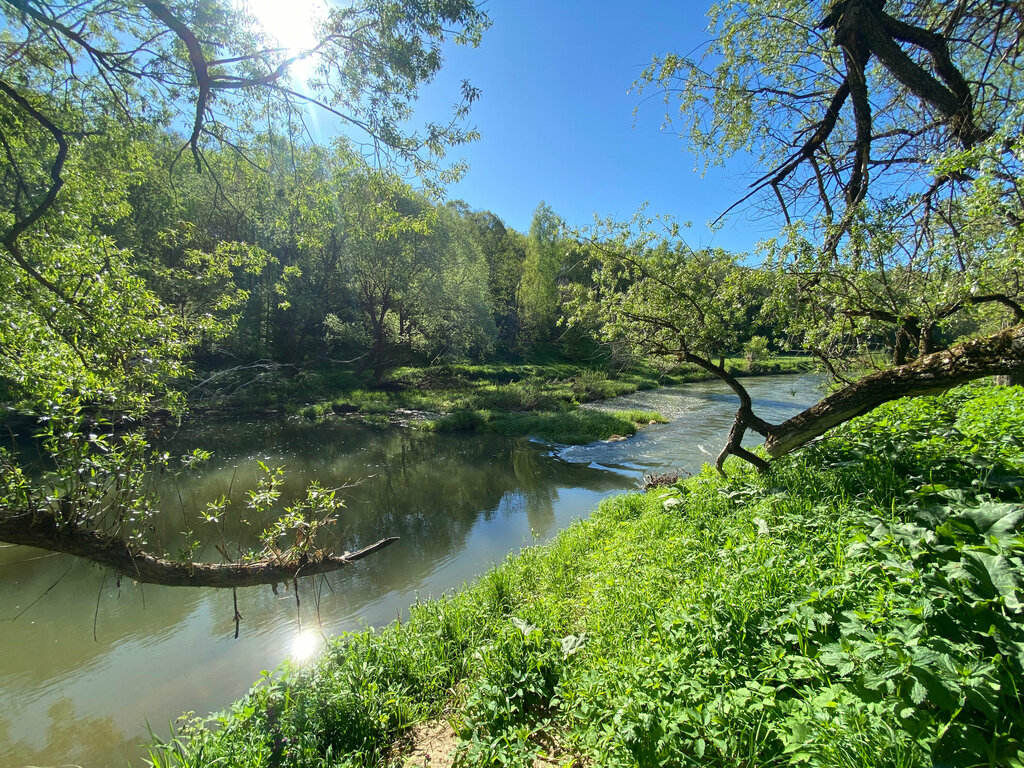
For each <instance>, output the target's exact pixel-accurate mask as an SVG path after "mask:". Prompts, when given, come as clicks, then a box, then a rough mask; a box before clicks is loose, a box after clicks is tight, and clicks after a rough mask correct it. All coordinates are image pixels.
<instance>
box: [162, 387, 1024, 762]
mask: <svg viewBox="0 0 1024 768" xmlns="http://www.w3.org/2000/svg"><path fill="white" fill-rule="evenodd" d="M1021 434H1024V390H1021V389H1020V388H984V387H971V388H964V389H961V390H958V391H956V392H953V393H950V394H948V395H945V396H943V397H939V398H921V399H917V400H913V401H907V402H901V403H895V404H891V405H889V406H887V407H884V408H881V409H878V410H877V411H876V412H874V413H873V414H870V415H869V416H868V417H865V418H862V419H860V420H858V421H857V422H855V423H853V424H851V425H847V426H846V427H842V428H840V429H838V430H837V431H836V433H835V434H834V435H833V436H831V437H830V438H829V439H827V440H825V441H823V442H821V443H819V444H817V445H815V446H812V447H810V448H808V449H806V450H804V451H802V452H800V453H799V454H797V455H794V456H791V457H788V458H786V459H784V460H782V461H780V462H778V463H777V464H776V465H775V466H774V467H773V469H772V471H771V473H770V474H768V475H767V476H764V477H761V476H757V475H755V474H753V473H751V472H749V471H748V470H747V469H746V468H745V467H744V466H742V465H740V464H736V465H732V467H731V473H730V474H731V476H730V479H728V480H723V479H720V478H718V477H717V476H715V475H713V474H710V473H708V472H705V473H704V474H701V475H699V476H697V477H693V478H690V479H688V480H686V481H684V482H682V483H680V484H678V485H675V486H670V487H666V488H661V489H654V490H651V491H648V492H647V493H646V494H642V495H641V494H629V495H623V496H619V497H615V498H613V499H611V500H610V501H608V502H606V503H604V504H603V505H602V506H601V507H600V508H599V509H598V510H597V511H596V512H595V513H594V514H593V515H592V516H591V517H590V518H589V519H588V520H586V521H584V522H580V523H577V524H575V525H573V526H572V527H571V528H569V529H568V530H566V531H564V532H563V533H561V534H560V535H559V536H558V537H557V538H556V539H555V540H553V541H552V542H551V543H549V544H547V545H545V546H540V547H533V548H530V549H527V550H525V551H524V552H523V553H521V554H520V555H518V556H516V557H513V558H510V559H509V560H508V561H507V562H505V563H504V564H503V565H502V566H500V567H498V568H496V569H494V570H492V571H490V572H489V573H487V574H486V575H485V576H484V577H483V578H481V579H480V580H479V582H478V583H476V584H475V585H474V586H473V587H471V588H469V589H467V590H465V591H463V592H462V593H460V594H458V595H455V596H453V597H449V598H446V599H442V600H437V601H433V602H429V603H424V604H422V605H420V606H418V607H416V608H415V609H414V610H413V612H412V614H411V617H410V619H409V620H408V621H407V622H404V623H401V624H392V625H390V626H388V627H385V628H383V629H380V630H377V631H365V632H357V633H350V634H345V635H342V636H341V637H339V638H337V639H336V640H335V641H334V642H333V643H332V644H331V646H330V648H329V650H328V652H327V653H325V654H324V655H323V656H322V657H321V658H320V659H319V660H318V661H316V662H315V663H313V664H311V665H309V666H307V667H305V668H296V669H292V670H290V671H287V672H285V673H284V674H283V675H282V676H280V677H277V678H274V679H265V680H263V681H261V682H260V683H259V684H258V685H257V686H256V687H255V688H254V689H253V691H252V693H251V694H250V696H249V697H248V698H247V699H245V700H244V701H241V702H239V703H238V704H236V705H235V706H233V707H232V708H231V709H230V710H229V711H228V712H227V713H226V714H224V715H222V716H219V717H217V718H214V719H213V720H211V721H208V722H207V723H206V724H205V725H204V724H203V722H202V721H201V720H196V721H193V722H192V723H191V724H189V725H187V726H186V727H184V728H183V729H182V731H181V733H180V734H179V735H178V737H176V739H175V740H173V741H171V742H170V743H167V744H163V745H162V746H156V747H153V749H152V758H153V759H154V761H155V762H156V764H157V765H160V766H171V765H174V766H183V765H201V764H202V765H207V764H211V763H213V762H216V761H217V760H221V759H222V760H224V761H225V762H226V763H230V764H238V765H247V766H296V767H298V766H322V765H323V766H326V765H332V766H333V765H346V766H375V765H387V764H390V765H403V764H405V765H421V764H423V759H425V758H423V757H422V756H423V751H422V748H423V746H424V744H422V743H419V742H417V739H426V738H427V737H428V736H429V737H431V738H435V739H441V738H443V737H445V736H447V737H448V738H449V739H450V740H451V741H452V742H453V743H454V745H455V747H456V749H457V751H458V754H459V755H460V759H461V760H462V761H463V763H464V764H467V765H479V764H492V763H494V764H498V763H500V764H504V765H522V766H531V765H538V764H552V765H555V764H563V765H564V764H577V765H579V764H592V765H601V766H619V765H623V766H625V765H637V764H640V765H666V764H667V765H684V764H701V765H723V766H724V765H736V764H739V763H743V764H748V765H765V764H780V765H797V764H800V765H847V764H850V765H852V764H856V765H879V766H881V765H906V766H910V765H922V764H940V763H941V764H948V765H968V764H970V765H976V764H986V765H989V764H991V765H997V764H998V765H1009V764H1015V763H1014V761H1015V760H1017V761H1019V760H1020V759H1021V757H1022V754H1021V752H1020V749H1021V747H1020V745H1021V743H1022V742H1024V716H1022V715H1021V714H1020V713H1021V712H1022V711H1024V709H1022V706H1021V701H1020V698H1019V694H1018V693H1017V692H1018V691H1020V690H1021V689H1022V683H1024V676H1022V662H1024V658H1022V656H1021V653H1020V648H1021V647H1024V645H1022V643H1024V625H1022V623H1021V619H1022V610H1024V606H1022V603H1021V600H1022V599H1024V592H1022V590H1021V587H1022V585H1024V538H1022V537H1021V536H1020V523H1021V520H1022V519H1024V507H1022V505H1021V488H1022V487H1024V445H1022V443H1021V441H1020V435H1021ZM207 726H209V727H207ZM437 743H440V742H437ZM417 749H419V750H420V751H416V750H417ZM409 755H413V757H412V758H411V759H410V760H407V759H406V758H407V757H408V756H409ZM443 757H444V756H443V749H442V751H438V749H435V753H434V754H433V755H432V756H431V758H430V765H434V766H438V765H444V764H445V762H443ZM412 761H415V762H412ZM538 761H540V762H538Z"/></svg>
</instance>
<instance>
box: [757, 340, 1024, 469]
mask: <svg viewBox="0 0 1024 768" xmlns="http://www.w3.org/2000/svg"><path fill="white" fill-rule="evenodd" d="M1022 374H1024V324H1022V325H1016V326H1014V327H1012V328H1007V329H1005V330H1003V331H1000V332H999V333H995V334H993V335H991V336H986V337H983V338H980V339H972V340H971V341H967V342H964V343H963V344H958V345H957V346H955V347H951V348H950V349H947V350H943V351H941V352H934V353H932V354H930V355H924V356H922V357H919V358H918V359H917V360H914V361H913V362H911V363H907V364H906V365H902V366H899V367H897V368H892V369H890V370H888V371H881V372H880V373H876V374H873V375H871V376H867V377H866V378H863V379H861V380H860V381H857V382H854V383H853V384H851V385H849V386H847V387H844V388H843V389H841V390H839V391H838V392H836V393H834V394H832V395H829V396H828V397H826V398H824V399H823V400H821V401H819V402H818V403H816V404H815V405H813V406H811V407H810V408H808V409H807V410H805V411H803V412H801V413H799V414H797V415H796V416H794V417H793V418H791V419H788V420H786V421H784V422H782V423H781V424H778V425H775V426H772V427H771V428H770V429H769V430H768V435H767V439H766V440H765V443H764V447H765V449H766V450H767V451H768V455H769V456H771V457H772V458H776V457H778V456H783V455H785V454H787V453H789V452H790V451H792V450H794V449H796V448H799V447H800V446H801V445H803V444H804V443H806V442H808V441H809V440H813V439H814V438H815V437H818V436H819V435H823V434H824V433H825V432H827V431H828V430H829V429H831V428H832V427H834V426H837V425H838V424H842V423H843V422H845V421H849V420H850V419H852V418H854V417H856V416H860V415H862V414H865V413H867V412H868V411H871V410H872V409H874V408H876V407H877V406H879V405H881V404H882V403H887V402H889V401H890V400H898V399H899V398H901V397H909V396H913V395H930V394H936V393H938V392H944V391H945V390H947V389H950V388H952V387H955V386H957V385H958V384H963V383H965V382H968V381H972V380H974V379H980V378H982V377H984V376H997V375H1008V376H1016V377H1018V378H1019V377H1020V376H1021V375H1022Z"/></svg>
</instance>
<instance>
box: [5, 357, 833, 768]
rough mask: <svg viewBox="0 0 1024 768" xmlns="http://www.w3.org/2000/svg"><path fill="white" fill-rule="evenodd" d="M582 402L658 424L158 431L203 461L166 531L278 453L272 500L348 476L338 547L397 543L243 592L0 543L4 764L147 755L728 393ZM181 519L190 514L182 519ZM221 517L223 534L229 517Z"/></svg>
mask: <svg viewBox="0 0 1024 768" xmlns="http://www.w3.org/2000/svg"><path fill="white" fill-rule="evenodd" d="M745 384H746V386H748V388H749V389H750V392H751V394H752V396H753V398H754V401H755V410H757V412H758V413H759V414H760V415H761V416H763V417H764V418H766V419H768V420H769V421H777V420H780V419H782V418H785V417H786V416H788V415H791V414H793V413H795V412H797V411H799V410H800V409H802V408H803V407H805V406H807V405H809V404H810V403H812V402H814V401H815V400H816V399H817V398H818V396H819V389H818V387H819V380H818V379H817V378H815V377H810V376H808V377H791V376H785V377H783V376H776V377H764V378H758V379H748V380H746V381H745ZM592 407H599V408H643V409H645V410H658V411H660V412H661V413H662V414H664V415H665V416H666V417H667V418H668V419H669V420H670V422H669V423H668V424H659V425H652V426H650V427H647V428H645V429H644V430H642V431H641V432H640V433H639V434H638V435H636V436H635V437H633V438H630V439H629V440H626V441H622V442H612V443H594V444H591V445H586V446H571V447H559V446H552V445H550V444H547V443H543V442H539V441H534V440H530V439H526V438H514V439H510V438H504V437H499V436H495V435H481V434H461V435H460V434H457V435H439V434H433V433H428V432H424V431H419V430H411V429H398V428H389V427H374V426H370V425H366V424H358V423H353V422H346V421H332V422H326V423H322V424H311V423H307V422H300V421H295V420H287V421H286V420H263V421H251V422H237V423H232V424H230V425H217V426H216V427H209V426H207V427H197V428H194V429H193V428H189V427H187V426H186V427H185V428H183V429H182V430H181V431H180V432H179V433H178V434H176V435H174V436H172V437H170V438H169V446H170V447H171V448H177V449H181V450H184V449H185V448H186V447H187V448H192V447H201V448H204V449H206V450H210V451H213V454H214V456H213V458H212V459H211V460H210V461H209V462H207V463H206V464H205V465H203V466H202V467H201V468H200V469H197V470H191V471H188V472H182V473H180V474H179V475H178V476H176V477H170V478H169V480H168V481H167V482H166V483H165V485H164V491H163V499H164V500H163V507H164V514H163V519H162V521H161V525H160V528H161V530H160V532H159V535H160V536H161V537H162V538H163V540H164V543H165V544H171V545H172V546H173V544H174V543H175V542H176V541H178V540H180V539H181V536H180V531H181V530H183V529H184V528H185V527H192V528H194V529H195V530H196V531H197V532H198V533H199V535H200V536H202V537H204V538H206V539H212V538H216V537H217V536H219V535H221V533H223V534H224V535H225V537H226V538H225V539H224V540H223V541H224V543H225V544H226V545H228V546H231V542H233V540H234V537H235V529H236V527H237V518H235V517H231V516H230V515H228V516H226V517H225V518H224V520H225V521H226V522H227V526H226V528H227V530H225V531H219V530H218V529H214V528H211V527H209V526H207V527H205V528H204V527H203V526H201V525H199V523H198V522H197V516H198V511H199V510H201V509H202V508H203V507H204V505H205V503H206V502H207V501H208V500H210V499H214V498H217V497H218V496H220V495H221V494H224V495H228V496H230V498H231V499H232V500H233V502H234V505H235V506H236V507H237V506H240V505H242V504H244V499H245V491H246V490H247V489H249V488H252V487H254V485H255V483H256V480H257V477H258V475H259V474H260V472H262V470H260V469H259V466H258V464H257V463H256V462H257V460H261V461H263V462H264V463H265V464H266V465H267V466H269V467H276V466H283V467H285V469H286V470H287V475H286V480H285V484H284V488H283V492H284V498H286V499H287V498H294V497H295V496H296V495H298V494H300V493H302V489H304V488H305V486H306V485H307V484H308V483H309V482H310V481H311V480H318V481H319V482H320V483H322V484H323V485H326V486H330V487H336V486H347V487H344V488H343V489H342V490H341V491H340V493H341V495H342V496H343V498H344V500H345V504H346V507H345V509H344V511H343V512H342V513H341V515H340V516H339V518H340V519H339V521H338V523H337V524H336V525H334V526H332V529H336V530H334V531H332V532H333V533H335V534H336V535H337V536H338V542H339V544H340V547H341V548H349V549H355V548H357V547H359V546H363V545H365V544H368V543H371V542H372V541H375V540H377V539H378V538H382V537H384V536H399V537H401V539H400V541H399V542H397V543H396V544H394V545H392V546H391V547H389V548H388V549H386V550H384V551H382V552H380V553H377V554H375V555H372V556H371V557H370V558H367V559H366V560H363V561H361V562H359V563H356V564H354V565H353V566H352V567H351V568H349V569H347V570H345V571H342V572H339V573H336V574H333V575H331V576H330V577H328V578H317V579H313V578H307V579H303V580H300V583H299V591H298V597H299V600H298V601H296V595H295V593H294V591H293V590H291V589H284V588H283V587H281V588H278V590H277V591H276V593H275V591H273V590H271V588H270V587H252V588H247V589H241V590H239V591H238V610H239V612H240V613H241V615H242V620H241V624H240V632H239V636H238V638H237V639H236V638H235V623H234V620H233V619H234V605H233V602H232V594H231V592H230V591H219V590H210V589H186V588H169V587H156V586H152V585H147V586H140V585H137V584H134V583H131V582H129V581H128V580H121V581H118V580H117V579H115V578H113V577H111V576H109V575H108V574H105V573H104V572H103V571H102V570H101V569H99V568H97V567H95V566H92V565H90V564H88V563H86V562H81V561H78V560H76V559H74V558H71V557H69V556H65V555H54V554H48V553H45V552H41V551H39V550H31V549H27V548H24V547H9V546H3V545H0V638H2V640H0V765H5V766H7V765H11V766H28V765H33V766H54V765H76V766H82V768H106V767H107V766H110V765H125V764H126V763H128V762H129V761H130V760H131V761H133V764H141V761H139V760H138V757H139V756H140V755H141V754H143V752H142V751H141V750H140V747H139V745H140V744H141V743H143V742H144V741H146V740H147V723H148V725H149V726H150V727H152V728H153V730H154V731H155V732H156V733H157V734H160V735H164V736H166V735H167V734H168V732H169V728H170V723H171V722H172V721H173V720H174V719H175V718H176V717H177V716H178V715H180V714H181V713H182V712H184V711H196V712H199V713H206V712H209V711H213V710H217V709H221V708H223V707H224V706H226V705H227V704H229V703H230V702H231V701H232V700H234V699H236V698H238V697H239V696H241V695H243V694H244V693H245V692H246V690H247V689H248V687H249V686H250V685H251V684H252V683H253V682H254V681H255V680H256V679H258V678H259V676H260V674H261V672H262V671H263V670H273V669H274V668H275V667H277V666H278V665H279V664H280V663H281V662H282V661H284V660H285V659H291V660H292V661H294V662H297V663H301V662H302V660H303V659H304V658H307V657H308V656H310V655H311V654H313V653H315V652H316V650H317V649H318V648H319V647H320V646H321V645H322V643H323V638H324V636H325V635H333V634H337V633H339V632H343V631H346V630H352V629H358V628H359V627H361V626H366V625H371V626H373V625H381V624H385V623H387V622H389V621H392V620H394V619H395V618H397V617H400V616H402V615H405V614H406V613H407V611H408V608H409V606H410V605H411V604H413V603H415V602H416V601H417V600H422V599H427V598H430V597H436V596H438V595H440V594H442V593H444V592H447V591H450V590H456V589H458V588H459V587H460V586H462V585H463V584H465V583H467V582H470V581H472V580H473V578H474V577H475V576H477V575H479V574H480V573H482V572H483V571H485V570H486V569H487V568H488V567H489V566H491V565H493V564H494V563H497V562H500V561H501V560H503V559H504V558H505V557H506V556H507V555H508V554H509V553H512V552H516V551H518V550H519V549H520V548H521V547H522V546H524V545H528V544H530V543H532V542H543V541H544V540H546V539H548V538H550V537H551V536H552V535H554V534H555V533H557V532H558V531H559V530H560V529H562V528H564V527H566V526H567V525H569V524H570V523H571V522H572V521H574V520H576V519H578V518H582V517H586V516H587V515H588V514H589V512H590V511H591V510H592V509H593V508H594V507H595V506H596V505H597V504H598V503H599V502H600V501H601V500H602V499H604V498H607V497H608V496H610V495H613V494H616V493H621V492H622V491H628V490H632V489H635V488H636V486H637V485H638V483H639V481H640V480H641V478H642V476H643V475H644V474H645V473H652V472H663V471H667V470H670V469H684V470H687V471H696V470H697V469H698V468H699V467H700V465H701V464H702V463H704V462H705V461H709V460H713V457H714V455H715V454H717V452H718V450H719V449H720V448H721V445H722V442H723V440H724V438H725V435H726V433H727V431H728V428H729V426H730V424H731V422H732V416H733V413H734V411H735V407H736V398H735V397H734V396H733V395H732V394H731V393H730V392H729V391H728V389H727V388H725V387H724V385H722V384H720V383H718V382H706V383H696V384H689V385H685V386H683V387H675V388H667V389H660V390H654V391H649V392H641V393H637V394H635V395H631V396H627V397H624V398H618V399H616V400H612V401H605V402H603V403H600V404H597V405H595V406H592ZM186 521H188V523H187V525H186ZM228 530H229V531H231V533H228V532H227V531H228Z"/></svg>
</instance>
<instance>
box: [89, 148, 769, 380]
mask: <svg viewBox="0 0 1024 768" xmlns="http://www.w3.org/2000/svg"><path fill="white" fill-rule="evenodd" d="M180 146H181V140H180V137H175V136H173V135H171V134H158V135H156V136H155V137H153V138H147V139H145V140H143V141H141V142H140V141H138V140H137V141H135V142H134V148H133V151H134V153H135V162H136V170H135V172H134V173H133V174H132V180H131V181H130V182H129V184H128V191H127V195H126V200H125V204H126V205H125V211H126V213H125V215H124V216H122V217H116V218H113V219H112V220H111V221H110V222H109V223H108V225H107V228H108V230H109V231H108V233H107V234H109V235H110V236H111V237H112V239H113V240H114V241H115V242H116V243H117V245H118V246H120V247H121V248H122V249H124V251H125V252H127V253H130V254H131V258H132V260H133V262H134V268H135V269H136V271H137V274H139V275H141V276H142V277H143V278H144V280H145V283H146V285H147V286H148V287H149V289H150V290H151V291H153V292H154V293H155V294H156V295H157V296H158V297H159V299H160V301H161V302H162V303H163V304H164V305H165V306H166V307H167V308H168V311H173V312H174V313H175V315H176V316H177V319H178V320H179V321H180V322H181V324H182V325H183V326H186V327H191V328H200V329H201V338H200V339H199V340H198V343H197V345H196V347H195V349H194V351H193V361H194V362H195V363H197V364H198V365H199V366H200V367H202V368H205V369H211V368H218V367H229V366H232V365H237V364H244V363H246V362H251V361H254V360H260V359H270V360H274V361H278V362H281V363H290V364H298V365H309V364H316V363H317V362H328V363H335V364H337V363H342V364H344V365H346V366H349V367H351V368H352V369H353V370H356V371H359V372H362V373H365V374H366V375H367V376H368V377H371V378H372V379H373V380H375V381H380V380H381V379H382V378H383V377H384V376H385V374H386V372H387V371H388V370H389V369H391V368H393V367H395V366H397V365H403V364H409V363H413V364H421V365H422V364H430V363H435V362H448V361H454V360H517V359H518V360H522V359H531V358H532V357H534V356H536V355H537V354H541V353H543V354H548V353H550V352H551V350H552V349H554V350H555V351H556V352H557V353H560V354H562V355H564V356H566V357H569V358H571V359H577V360H583V359H586V360H590V361H594V360H599V361H604V362H608V361H613V360H614V361H615V362H617V363H622V362H624V361H627V360H628V359H630V354H631V353H630V351H629V350H628V349H627V348H626V346H624V345H619V346H618V347H616V346H615V345H613V344H610V343H605V344H603V345H602V343H601V340H600V338H599V337H600V330H601V328H600V325H601V323H600V321H599V318H598V317H597V315H596V314H594V313H593V312H590V313H589V315H590V316H588V311H587V310H583V311H581V307H580V306H577V305H575V304H573V303H572V302H571V301H568V299H569V297H570V296H572V295H578V294H580V292H581V290H588V289H590V288H592V287H593V285H594V275H593V273H594V270H595V268H596V267H597V266H598V265H599V264H600V259H599V257H598V256H599V254H598V253H597V251H599V250H600V249H602V248H606V247H612V246H611V244H610V243H596V242H588V241H587V240H586V239H581V238H580V237H579V236H575V237H573V236H570V235H569V233H568V232H567V230H566V228H565V225H564V222H563V221H562V219H561V218H560V217H559V216H558V214H557V213H556V212H555V211H554V210H552V208H551V207H550V206H548V205H547V204H545V203H540V205H538V207H537V209H536V210H535V211H534V214H533V220H532V222H531V225H530V229H529V231H528V232H527V233H521V232H518V231H516V230H515V229H513V228H511V227H509V226H507V225H506V224H505V223H504V222H503V221H502V220H501V218H500V217H498V216H497V215H496V214H494V213H492V212H490V211H481V210H474V209H473V208H471V207H470V206H469V205H468V204H466V203H464V202H461V201H448V202H438V201H437V200H435V199H432V198H431V197H429V196H428V195H427V194H425V193H424V192H421V191H419V190H417V189H415V188H413V187H412V186H411V185H409V184H408V183H406V182H405V181H403V180H402V179H400V178H398V177H397V176H394V175H389V174H387V173H384V172H381V171H379V170H378V169H375V168H373V167H371V166H370V165H369V164H368V163H367V162H366V161H365V160H364V158H363V157H362V156H361V155H360V154H359V153H357V152H356V151H355V150H354V149H353V148H352V147H350V146H349V145H348V144H347V143H345V142H343V141H336V142H334V144H333V145H332V146H331V147H322V146H314V145H301V144H296V143H294V142H292V141H288V140H286V139H283V138H279V139H265V140H264V141H263V142H262V143H261V144H260V145H259V146H257V147H256V148H253V147H249V148H247V149H246V150H245V152H240V151H237V150H234V149H231V148H224V149H222V150H219V151H214V152H207V153H206V155H205V158H204V163H205V167H204V168H203V172H202V173H196V169H195V168H194V167H192V166H191V165H190V164H188V163H185V162H182V161H181V160H180V158H179V157H178V154H179V148H180ZM659 247H660V248H662V249H664V248H674V249H675V250H676V252H677V253H676V255H677V256H679V257H687V258H689V257H690V256H691V254H689V252H688V251H687V253H686V254H682V253H680V251H681V250H686V249H685V248H684V247H683V246H682V245H678V244H677V245H672V246H670V245H667V244H664V243H663V244H661V245H660V246H659ZM707 256H708V258H711V259H712V260H718V261H723V262H727V263H728V264H730V265H733V266H735V265H737V264H738V258H737V257H735V256H732V255H729V254H725V253H724V252H721V251H716V252H708V254H707ZM707 290H708V291H714V290H716V286H715V285H713V284H711V283H709V284H708V285H707ZM759 294H760V295H755V294H751V295H748V296H745V297H744V302H743V305H742V307H741V311H740V312H739V314H738V315H737V316H736V317H734V318H731V320H732V322H733V323H734V326H735V334H734V337H733V339H732V342H734V343H735V346H734V348H732V349H725V348H723V349H722V350H721V352H722V354H733V353H736V352H738V351H740V349H741V348H742V346H743V344H744V343H745V342H747V341H748V340H749V339H750V338H751V337H753V336H756V335H768V336H772V335H774V336H778V334H777V333H776V332H775V331H774V330H773V329H771V328H768V327H766V326H765V325H764V323H763V321H762V319H761V318H760V314H759V312H760V304H761V300H762V299H763V298H764V296H766V295H767V294H766V293H765V292H763V291H762V292H759ZM570 319H572V320H573V322H569V320H570ZM755 345H756V342H755ZM762 346H763V342H762Z"/></svg>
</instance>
